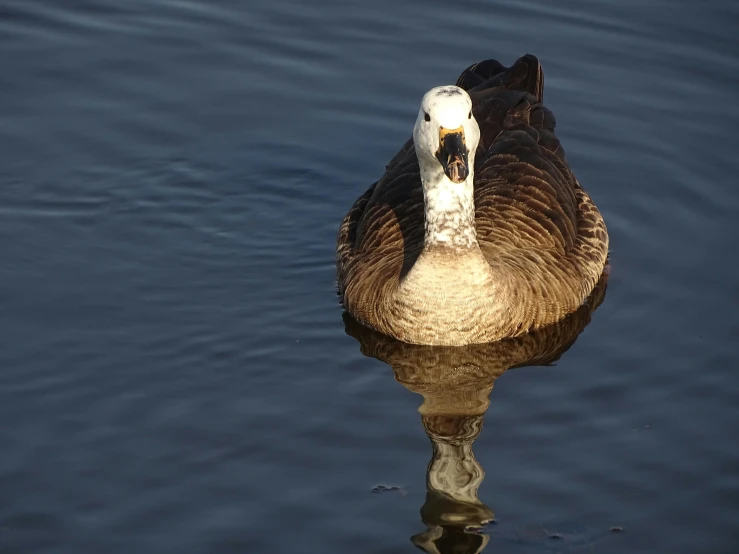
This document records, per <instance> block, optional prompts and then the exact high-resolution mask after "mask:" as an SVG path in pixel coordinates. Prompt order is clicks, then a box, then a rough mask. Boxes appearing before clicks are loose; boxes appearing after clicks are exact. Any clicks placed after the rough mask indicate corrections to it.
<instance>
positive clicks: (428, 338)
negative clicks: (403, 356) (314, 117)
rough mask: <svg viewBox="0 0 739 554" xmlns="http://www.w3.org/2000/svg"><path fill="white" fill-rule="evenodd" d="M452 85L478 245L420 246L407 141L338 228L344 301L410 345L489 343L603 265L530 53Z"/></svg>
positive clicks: (565, 300)
mask: <svg viewBox="0 0 739 554" xmlns="http://www.w3.org/2000/svg"><path fill="white" fill-rule="evenodd" d="M457 85H458V86H460V87H462V88H463V89H465V90H467V91H468V93H469V95H470V97H471V99H472V105H473V115H474V117H475V119H476V120H477V122H478V125H479V128H480V141H479V144H478V147H477V151H476V156H475V163H474V181H473V185H474V205H475V230H476V234H477V246H476V247H475V248H474V249H471V250H469V251H465V252H462V253H460V252H457V251H454V250H452V249H439V248H434V249H430V248H426V249H424V194H423V187H422V183H421V178H420V174H419V162H418V159H417V156H416V153H415V150H414V145H413V140H412V139H411V140H409V141H408V142H406V144H405V145H404V146H403V147H402V148H401V149H400V151H399V152H398V154H396V156H395V157H394V158H393V159H392V161H391V162H390V164H389V165H388V167H387V170H386V172H385V174H384V175H383V177H382V178H381V179H380V180H379V181H377V182H376V183H375V184H373V185H372V186H371V187H370V188H369V190H367V192H365V193H364V194H363V195H362V196H361V197H360V198H359V199H358V200H357V201H356V202H355V203H354V205H353V206H352V208H351V209H350V211H349V213H348V214H347V215H346V217H345V218H344V220H343V221H342V223H341V227H340V229H339V235H338V244H337V268H338V285H339V293H340V295H341V298H342V302H343V304H344V306H345V308H346V309H347V310H348V311H349V312H350V313H351V314H352V315H353V316H354V317H355V318H356V319H357V320H359V321H360V322H362V323H363V324H365V325H367V326H369V327H372V328H374V329H376V330H378V331H380V332H382V333H385V334H388V335H391V336H394V337H396V338H398V339H400V340H403V341H405V342H409V343H416V344H439V345H462V344H472V343H484V342H492V341H496V340H499V339H502V338H505V337H511V336H518V335H522V334H524V333H526V332H528V331H530V330H532V329H536V328H540V327H542V326H545V325H548V324H550V323H553V322H555V321H558V320H559V319H561V318H562V317H564V316H566V315H567V314H569V313H571V312H573V311H575V310H576V309H577V308H578V307H579V306H580V305H581V304H582V303H583V301H584V300H585V299H586V298H587V296H588V295H589V294H590V292H591V291H592V290H593V287H594V286H595V284H596V282H597V281H598V278H599V277H600V275H601V273H602V272H603V269H604V266H605V264H606V258H607V253H608V234H607V231H606V226H605V223H604V222H603V219H602V217H601V215H600V212H599V211H598V209H597V208H596V206H595V204H593V202H592V200H591V199H590V197H589V196H588V195H587V193H586V192H585V191H584V190H583V188H582V187H581V186H580V184H579V183H578V181H577V179H576V178H575V176H574V175H573V174H572V171H571V170H570V168H569V165H568V164H567V160H566V158H565V154H564V150H563V148H562V146H561V144H560V142H559V140H558V139H557V137H556V136H555V134H554V126H555V121H554V116H553V114H552V113H551V112H550V111H549V110H548V109H547V108H545V107H544V106H543V105H542V94H543V73H542V70H541V66H540V64H539V61H538V60H537V58H536V57H534V56H532V55H526V56H523V57H522V58H520V59H519V60H518V61H517V62H516V63H515V64H514V65H513V66H512V67H511V68H510V69H507V68H505V67H503V66H502V65H501V64H499V63H498V62H497V61H494V60H487V61H483V62H480V63H478V64H475V65H473V66H471V67H469V68H468V69H466V70H465V71H464V72H463V73H462V75H461V76H460V77H459V79H458V81H457ZM478 246H479V248H478ZM419 260H420V261H419ZM421 262H423V263H421ZM414 266H415V267H416V268H417V269H418V268H423V271H422V273H421V270H420V269H419V271H418V272H417V273H419V274H422V276H423V279H419V278H417V275H416V274H415V273H413V272H411V269H414ZM409 272H410V275H409Z"/></svg>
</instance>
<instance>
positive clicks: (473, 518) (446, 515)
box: [344, 276, 607, 554]
mask: <svg viewBox="0 0 739 554" xmlns="http://www.w3.org/2000/svg"><path fill="white" fill-rule="evenodd" d="M606 280H607V278H606V276H603V277H602V278H601V280H600V282H599V283H598V285H597V286H596V287H595V289H594V291H593V293H592V295H591V296H590V298H589V299H588V301H587V302H586V303H585V304H584V305H583V306H582V307H581V308H580V309H579V310H578V311H576V312H575V313H573V314H571V315H570V316H568V317H567V318H565V319H563V320H562V321H560V322H559V323H557V324H555V325H552V326H549V327H546V328H544V329H539V330H537V331H535V332H532V333H529V334H528V335H525V336H522V337H517V338H515V339H508V340H505V341H501V342H497V343H491V344H478V345H470V346H464V347H438V346H419V345H411V344H406V343H403V342H400V341H397V340H395V339H393V338H390V337H387V336H385V335H382V334H380V333H377V332H374V331H372V330H370V329H367V328H366V327H363V326H362V325H360V324H358V323H357V322H356V321H354V320H353V319H352V318H351V317H350V316H349V315H348V314H344V323H345V326H346V332H347V334H349V335H351V336H352V337H354V338H355V339H357V340H358V341H359V343H360V345H361V350H362V353H363V354H364V355H365V356H370V357H373V358H377V359H378V360H381V361H383V362H385V363H388V364H390V365H391V366H392V368H393V371H394V372H395V378H396V379H397V380H398V381H399V382H400V383H401V384H402V385H403V386H405V387H406V388H408V389H409V390H411V391H413V392H416V393H418V394H421V395H422V396H423V403H422V404H421V407H420V408H419V410H418V411H419V412H420V413H421V421H422V423H423V428H424V429H425V431H426V434H427V435H428V437H429V438H430V439H431V444H432V445H433V456H432V458H431V462H430V463H429V465H428V468H427V470H426V489H427V492H426V501H425V502H424V504H423V506H422V507H421V519H422V521H423V523H424V525H426V527H427V529H426V531H424V532H422V533H419V534H417V535H414V536H413V537H411V540H412V541H413V543H414V544H415V545H416V546H418V547H420V548H421V549H423V550H424V551H426V552H429V553H433V554H447V553H449V554H451V553H454V554H463V553H464V554H467V553H469V554H473V553H478V552H482V550H483V549H484V548H485V546H486V545H487V543H488V541H489V540H490V536H489V535H488V534H486V533H485V526H486V525H487V524H489V523H490V522H492V521H494V519H495V515H494V513H493V511H492V510H491V509H490V508H489V507H488V506H486V505H485V504H484V503H483V502H482V501H480V499H479V498H478V496H477V494H478V493H477V491H478V489H479V487H480V484H481V483H482V480H483V478H484V477H485V472H484V470H483V469H482V466H480V464H479V463H478V461H477V460H476V459H475V455H474V453H473V452H472V443H473V442H474V441H475V439H476V438H477V437H478V435H479V434H480V432H481V431H482V424H483V418H484V415H485V412H486V411H487V409H488V406H489V404H490V399H489V397H490V392H491V391H492V389H493V384H494V382H495V380H496V379H497V378H498V377H499V376H500V375H502V374H503V372H505V371H506V370H508V369H511V368H514V367H522V366H530V365H548V364H551V363H553V362H555V361H556V360H557V359H559V357H560V356H561V355H562V354H563V353H564V352H566V351H567V350H568V349H569V348H570V346H572V344H573V343H574V342H575V340H576V339H577V336H578V335H579V334H580V333H581V332H582V330H583V329H584V328H585V326H587V324H588V323H589V322H590V318H591V315H592V314H593V312H594V311H595V309H596V308H597V307H598V306H599V305H600V304H601V302H602V301H603V299H604V297H605V292H606Z"/></svg>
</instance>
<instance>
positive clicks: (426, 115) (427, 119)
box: [423, 112, 431, 121]
mask: <svg viewBox="0 0 739 554" xmlns="http://www.w3.org/2000/svg"><path fill="white" fill-rule="evenodd" d="M423 118H424V119H425V120H426V121H431V116H430V115H429V114H428V112H423Z"/></svg>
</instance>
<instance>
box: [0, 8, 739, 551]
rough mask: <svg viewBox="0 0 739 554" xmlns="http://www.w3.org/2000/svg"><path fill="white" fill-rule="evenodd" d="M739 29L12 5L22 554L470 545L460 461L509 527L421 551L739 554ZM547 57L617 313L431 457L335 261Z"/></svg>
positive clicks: (14, 336)
mask: <svg viewBox="0 0 739 554" xmlns="http://www.w3.org/2000/svg"><path fill="white" fill-rule="evenodd" d="M737 21H739V9H737V7H736V6H734V4H733V3H731V2H729V1H725V2H720V1H717V2H713V3H711V4H710V5H703V4H697V3H693V2H687V1H685V2H680V1H676V2H671V3H666V2H651V3H645V2H636V1H625V2H610V1H605V0H603V1H599V2H575V1H571V0H567V1H562V2H557V3H556V5H554V4H552V3H551V2H544V1H531V2H521V1H515V2H514V1H504V2H499V3H495V4H493V3H488V2H482V1H477V2H468V3H465V5H464V6H460V7H459V8H453V7H452V6H451V5H450V4H449V3H444V2H439V1H436V0H434V1H431V2H419V1H414V2H408V3H398V2H385V1H384V0H381V1H380V2H379V3H374V4H367V3H361V2H346V1H341V2H339V1H337V0H333V1H321V2H315V3H310V4H308V3H302V2H298V1H295V0H286V1H285V2H270V3H261V2H259V3H258V2H243V1H242V2H239V1H236V0H214V1H209V2H205V1H200V0H131V1H128V2H125V3H121V2H113V1H109V0H74V1H70V2H54V1H52V0H9V1H6V2H5V3H4V4H3V5H2V6H0V68H1V69H2V71H0V144H2V148H0V210H1V211H2V224H1V225H0V284H1V285H2V286H0V302H1V304H0V305H1V306H2V319H0V322H1V327H0V330H1V331H2V332H1V333H0V337H2V338H0V420H1V421H3V425H2V426H1V427H0V444H2V445H3V446H2V451H1V452H0V552H6V551H7V552H11V553H17V552H34V553H41V552H43V553H46V552H54V553H56V552H108V553H114V552H126V553H128V552H156V553H163V552H244V551H253V552H266V551H271V552H346V551H359V552H399V551H408V552H411V551H413V549H414V548H415V547H414V543H416V544H419V540H420V539H418V537H419V535H423V534H424V533H427V534H428V533H430V532H431V531H432V527H434V525H436V527H441V528H443V527H444V526H443V525H441V524H439V521H438V520H435V519H434V517H436V516H434V514H437V515H438V514H439V513H442V514H444V513H453V510H451V509H447V508H448V506H449V505H448V504H444V503H443V502H441V501H440V500H439V498H440V497H439V496H438V495H437V494H436V493H437V492H438V490H439V487H436V488H434V487H435V486H436V485H433V483H432V485H433V486H431V487H430V488H428V487H427V468H428V467H429V460H431V459H432V457H433V456H434V452H437V451H438V450H439V448H442V447H440V446H439V444H440V443H439V441H441V442H442V443H443V440H446V439H443V437H445V436H446V437H447V439H448V438H449V437H450V436H452V437H457V438H456V439H453V440H456V441H457V442H458V443H459V444H457V446H455V448H457V447H458V448H462V450H464V449H466V448H469V449H470V451H471V449H472V448H473V447H474V458H475V463H476V464H477V466H478V467H479V468H480V471H482V472H484V475H481V474H480V473H479V471H478V470H477V469H476V468H475V467H472V466H469V467H472V469H470V471H472V474H474V476H475V477H474V479H472V481H470V482H468V483H467V484H465V483H464V482H463V481H464V479H461V481H459V482H458V481H455V479H456V478H457V477H459V475H460V474H458V473H453V472H452V473H451V474H449V475H451V476H452V477H454V479H451V480H449V482H446V485H445V486H451V487H452V488H454V487H456V489H455V490H457V489H458V490H462V491H463V493H459V494H463V495H464V494H467V495H469V493H470V490H471V489H472V488H474V489H475V491H474V496H475V498H476V499H477V501H479V503H480V504H479V506H484V508H480V510H481V512H480V513H481V514H483V515H486V514H487V515H488V516H489V515H490V514H489V513H488V512H490V513H492V514H493V517H494V519H495V521H496V523H488V524H487V525H486V527H485V528H484V529H482V531H481V533H480V535H478V534H471V533H462V534H460V533H458V532H457V531H454V532H449V533H448V534H447V535H445V536H446V537H447V538H448V540H446V542H445V541H441V542H438V541H437V542H438V544H437V543H434V542H433V541H431V542H429V541H426V542H423V543H422V545H421V546H423V545H426V548H431V547H430V546H429V545H430V544H436V545H437V548H440V549H441V550H440V551H442V552H443V551H446V552H474V551H475V550H479V548H481V547H482V548H484V549H485V550H484V551H486V552H492V551H495V552H514V553H515V552H551V551H566V552H578V551H597V552H606V553H607V552H614V553H616V552H685V553H693V552H718V553H724V552H725V553H729V552H734V551H736V547H737V545H738V544H739V530H738V527H737V523H736V522H737V521H739V500H738V499H739V443H737V441H736V436H737V429H736V427H737V424H736V422H737V421H739V386H738V385H739V377H738V376H737V374H736V369H737V367H738V363H737V362H739V352H738V348H737V346H736V337H737V336H739V320H738V319H737V316H736V307H737V304H736V303H737V298H739V285H738V283H739V279H738V278H737V269H738V267H739V266H738V265H737V263H736V262H735V260H734V257H733V256H732V253H733V251H734V242H735V240H736V237H737V236H739V224H738V223H737V218H736V213H737V211H738V210H739V189H738V188H737V186H736V178H735V171H736V151H737V145H738V144H737V140H736V133H735V129H736V128H737V125H739V107H737V104H736V96H737V93H738V92H739V77H738V76H739V57H738V55H737V52H739V48H738V46H739V45H737V33H736V29H737ZM525 52H531V53H534V54H536V55H538V56H539V57H540V59H541V61H542V63H543V66H544V71H545V76H546V77H545V78H546V86H545V101H546V104H547V105H548V106H549V107H550V108H551V109H552V110H553V111H554V113H555V115H556V117H557V120H558V134H559V136H560V138H561V139H562V141H563V144H564V146H565V148H566V149H567V152H568V157H569V160H570V163H571V165H572V167H573V169H574V170H575V172H576V174H577V176H578V178H579V180H580V182H582V183H583V185H584V186H585V187H586V188H587V189H588V191H589V192H590V193H591V195H592V197H593V198H594V200H595V201H596V203H597V204H598V205H599V207H600V208H601V211H602V212H603V214H604V216H605V218H606V221H607V223H608V226H609V231H610V235H611V245H612V253H611V260H612V267H613V269H612V273H611V276H610V280H609V284H608V291H607V294H606V297H605V300H604V302H603V304H602V305H601V306H600V308H598V310H597V311H596V312H595V313H593V314H592V321H591V322H590V324H589V325H588V326H587V328H585V329H584V330H583V331H582V332H581V333H580V334H579V337H578V338H577V341H576V342H575V343H574V344H572V345H571V346H569V348H568V349H566V351H565V352H564V353H562V354H561V356H559V357H558V358H557V360H556V362H555V361H553V360H549V361H551V362H552V363H553V364H554V365H540V362H542V361H543V362H547V363H548V360H547V359H546V356H545V357H544V358H542V359H539V360H536V359H534V360H528V361H529V362H531V363H532V364H534V365H533V367H526V368H518V369H513V370H510V371H505V372H500V374H499V375H496V376H495V382H494V388H493V389H492V393H491V394H490V404H489V407H486V410H484V416H482V414H480V413H476V414H473V415H475V416H482V417H483V418H484V426H482V424H481V423H480V422H479V421H478V419H475V422H476V423H475V424H474V425H472V426H471V427H470V426H465V425H466V424H465V425H460V426H458V428H457V427H454V426H451V427H449V426H447V427H443V429H446V431H445V432H447V435H444V434H443V433H441V434H439V433H437V431H439V429H438V428H437V427H433V425H432V427H431V429H432V431H431V432H429V426H428V425H426V426H424V422H423V418H422V415H419V413H418V410H419V408H422V406H423V404H424V403H425V402H426V400H425V398H424V396H423V395H422V391H419V390H414V387H412V386H411V387H407V386H404V385H407V383H406V382H404V381H403V379H402V377H398V373H397V368H391V367H390V366H389V365H388V364H387V363H385V362H383V361H381V360H382V359H383V358H382V357H380V360H378V359H376V357H373V355H372V352H369V351H368V352H367V354H368V356H364V355H363V354H362V352H361V351H360V348H361V346H360V343H361V342H362V341H360V343H358V342H357V340H356V339H355V338H354V337H352V336H350V335H348V334H347V331H346V330H345V326H344V321H343V320H342V314H341V309H340V307H339V306H338V304H337V299H336V295H335V285H334V265H333V264H334V262H333V256H334V240H335V233H336V229H337V227H338V223H339V221H340V220H341V218H342V217H343V215H344V213H345V212H346V210H347V209H348V208H349V206H350V205H351V203H352V202H353V201H354V199H355V198H356V197H357V196H359V195H360V194H361V193H362V192H363V191H364V190H365V188H366V187H367V186H368V185H369V184H371V183H372V182H373V181H374V180H375V179H376V178H377V176H378V175H379V174H381V172H382V171H383V169H384V166H385V164H386V163H387V161H388V160H389V159H390V157H391V156H392V155H393V154H394V152H395V151H396V150H397V148H399V146H400V145H401V144H402V143H403V142H404V141H405V140H406V139H407V137H408V136H409V134H410V131H411V127H412V124H413V121H414V119H415V114H416V111H417V106H418V102H419V100H420V97H421V96H422V94H423V93H424V92H425V91H426V90H427V89H428V88H430V87H432V86H436V85H439V84H445V83H450V82H453V81H454V80H455V79H456V77H457V75H458V73H459V72H460V71H461V70H462V69H463V68H464V67H466V66H467V65H469V64H470V63H473V62H475V61H478V60H480V59H484V58H488V57H495V58H497V59H499V60H501V61H502V62H503V63H505V64H510V63H512V62H513V61H514V60H515V59H516V58H517V57H518V56H519V55H521V54H523V53H525ZM365 351H366V348H365ZM412 359H415V358H412ZM485 359H489V358H485ZM495 359H496V360H497V359H498V358H495ZM386 361H388V360H386ZM415 363H416V365H418V361H417V360H416V362H415ZM527 363H528V362H527ZM452 365H454V364H452ZM483 365H484V364H483ZM465 367H472V366H465ZM486 367H487V366H486ZM396 378H397V379H398V380H399V381H401V382H400V383H399V382H397V381H396ZM485 386H487V385H485ZM416 388H417V387H416ZM472 388H473V389H474V390H475V391H477V392H476V393H475V394H479V392H480V390H485V389H484V388H483V385H482V384H480V386H479V387H472ZM483 397H484V398H482V397H480V398H478V400H477V401H479V402H484V401H485V398H486V397H485V395H483ZM481 398H482V399H481ZM450 402H451V401H450ZM459 402H460V400H459V398H457V399H456V400H454V402H453V403H456V404H459ZM478 407H479V406H478ZM422 414H423V411H422ZM457 415H460V414H457ZM468 415H469V414H468ZM455 421H456V420H455ZM437 423H438V422H437ZM478 423H479V425H478ZM434 429H436V431H434ZM443 429H442V430H443ZM468 431H469V432H468ZM434 433H436V434H434ZM427 434H428V436H427ZM473 435H474V436H473ZM429 437H431V441H430V440H429ZM439 437H442V438H441V439H440V438H439ZM460 437H461V438H460ZM435 439H437V442H434V440H435ZM442 439H443V440H442ZM473 439H474V445H473V446H472V443H471V441H472V440H473ZM449 440H451V441H452V442H453V440H452V439H449ZM465 441H466V442H465ZM462 443H463V444H462ZM445 444H446V443H445ZM435 449H436V450H435ZM442 450H443V448H442ZM452 450H453V449H452ZM454 452H457V451H456V450H453V452H452V454H453V453H454ZM464 452H465V453H464V456H467V453H466V452H467V451H466V450H464ZM455 455H456V454H455ZM464 456H463V457H462V458H463V462H464V460H467V459H468V458H465V457H464ZM452 459H457V458H454V457H452ZM465 463H466V462H464V463H462V465H461V466H459V467H467V466H465ZM452 466H453V467H457V466H454V465H453V464H452ZM452 466H450V467H452ZM473 466H474V464H473ZM455 476H456V477H455ZM478 481H479V482H478ZM449 483H452V484H451V485H449ZM437 484H438V483H437ZM378 486H379V487H380V488H377V487H378ZM382 487H385V488H382ZM394 487H397V488H394ZM465 487H467V488H465ZM373 490H375V491H378V492H375V493H373ZM435 491H436V492H435ZM464 491H466V492H464ZM447 493H449V491H448V490H447ZM449 494H451V493H449ZM455 494H456V493H455ZM452 496H453V495H452ZM429 498H430V499H431V504H432V505H433V506H437V507H438V506H439V505H442V507H444V506H446V508H444V509H439V510H436V511H434V508H433V506H432V507H431V508H429ZM441 498H442V500H443V499H444V498H446V497H441ZM465 498H467V500H469V498H468V497H465ZM437 501H439V502H441V504H439V502H437ZM452 504H453V503H452ZM473 504H474V502H473ZM453 505H454V504H453ZM475 506H477V507H478V508H479V506H478V505H477V504H475ZM455 509H456V508H455ZM475 509H477V508H475ZM450 510H451V511H450ZM474 511H475V510H473V512H474ZM478 515H479V514H478ZM479 519H480V521H482V520H483V519H486V518H485V517H480V518H479ZM615 527H617V528H620V529H623V531H622V532H613V531H611V529H612V528H615ZM434 529H436V528H434ZM455 529H456V528H455ZM436 530H437V531H438V529H436ZM481 535H485V536H486V537H487V538H486V540H485V541H481V540H478V537H479V536H481ZM411 537H416V539H415V540H413V542H412V541H411ZM483 542H484V543H485V544H482V543H483ZM439 545H441V546H439ZM455 549H456V550H455Z"/></svg>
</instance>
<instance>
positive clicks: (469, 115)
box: [467, 110, 472, 119]
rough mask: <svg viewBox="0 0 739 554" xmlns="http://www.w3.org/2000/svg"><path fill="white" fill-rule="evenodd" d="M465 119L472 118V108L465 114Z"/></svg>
mask: <svg viewBox="0 0 739 554" xmlns="http://www.w3.org/2000/svg"><path fill="white" fill-rule="evenodd" d="M467 119H472V110H470V113H469V114H468V115H467Z"/></svg>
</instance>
